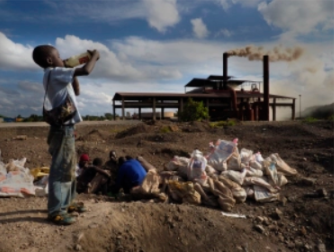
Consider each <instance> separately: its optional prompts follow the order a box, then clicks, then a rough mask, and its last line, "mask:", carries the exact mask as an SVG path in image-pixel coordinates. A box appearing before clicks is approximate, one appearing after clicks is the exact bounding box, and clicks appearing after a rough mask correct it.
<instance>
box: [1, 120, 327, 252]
mask: <svg viewBox="0 0 334 252" xmlns="http://www.w3.org/2000/svg"><path fill="white" fill-rule="evenodd" d="M120 123H121V122H120ZM171 126H173V129H171V128H170V127H171ZM128 127H129V124H127V125H123V126H121V125H120V126H117V127H116V126H115V125H113V126H111V125H101V126H96V125H94V126H93V125H92V126H80V125H78V127H77V133H78V135H79V136H85V137H87V139H90V137H91V139H99V140H98V141H94V140H90V141H88V140H86V142H85V141H77V142H76V146H77V152H78V154H81V153H88V154H89V156H90V157H91V159H94V158H95V157H101V158H103V159H104V160H107V158H108V153H109V151H110V150H115V151H116V153H117V155H118V156H125V155H131V156H133V157H135V156H137V155H141V156H144V158H145V159H146V160H147V161H149V162H150V163H151V164H152V165H154V166H155V167H156V168H158V169H159V170H161V169H163V165H164V164H165V163H166V162H168V161H170V159H171V158H172V157H173V156H174V155H179V156H188V155H189V153H191V152H192V151H193V150H194V148H198V149H200V150H201V151H202V152H203V153H206V151H207V148H208V143H209V142H211V141H215V140H217V139H225V140H233V139H234V138H238V139H239V148H240V149H241V148H247V149H250V150H253V151H254V152H256V151H260V152H261V154H262V155H263V157H267V156H269V155H270V154H271V153H276V152H277V153H279V155H280V156H281V157H282V158H283V160H284V161H285V162H286V163H287V164H289V165H290V166H291V167H292V168H296V169H297V170H298V173H299V174H300V175H301V176H304V177H306V178H307V179H309V180H308V182H307V183H306V184H305V182H303V181H301V180H299V179H297V178H290V177H289V178H288V181H289V182H288V184H287V185H286V186H284V187H283V188H282V190H281V191H280V193H281V196H282V197H285V199H286V200H285V201H282V202H272V203H266V204H260V203H257V202H255V201H254V200H251V199H249V200H248V199H247V201H246V202H245V203H243V204H237V205H236V206H235V208H234V209H233V212H234V213H239V214H246V215H248V218H247V219H233V218H227V217H223V216H222V214H221V210H220V209H218V208H217V209H209V208H206V207H202V206H194V205H176V204H162V203H149V202H147V203H141V202H118V201H115V199H114V198H110V197H106V198H101V197H98V196H90V195H79V198H80V200H82V201H84V202H85V204H86V205H87V206H88V208H89V209H90V211H89V212H87V213H85V214H81V215H80V216H79V217H78V219H79V221H78V222H77V223H76V224H74V225H72V226H69V227H58V226H54V225H52V224H50V223H48V222H46V220H45V218H46V211H45V209H46V204H47V199H46V198H37V197H31V198H25V199H16V198H8V199H5V198H0V232H1V233H2V235H3V237H2V238H3V239H5V240H6V243H3V242H1V243H0V251H6V252H7V251H19V252H20V251H32V252H35V251H36V252H37V251H73V250H74V248H76V249H81V251H113V252H114V251H124V252H125V251H136V252H137V251H145V252H151V251H153V252H155V251H190V250H196V251H216V252H218V251H249V252H251V251H254V252H255V251H268V252H269V251H312V250H313V251H317V250H316V249H315V247H316V246H317V243H318V240H319V239H320V240H321V241H322V242H323V243H324V244H325V245H326V249H327V250H328V251H330V250H333V249H334V248H333V241H334V239H333V233H334V230H333V227H334V221H333V219H334V216H333V213H334V190H333V184H334V176H333V174H334V169H333V163H334V162H333V160H334V146H333V141H334V132H333V128H332V123H330V122H320V121H319V122H314V123H303V122H298V121H294V122H249V123H248V122H243V123H240V124H239V123H238V124H236V125H232V126H229V127H225V126H224V127H217V128H211V127H208V124H207V123H205V122H195V123H193V124H190V123H173V122H169V121H155V122H152V123H149V124H147V123H140V124H138V125H136V126H134V127H131V128H128ZM47 129H48V128H47V127H45V128H44V130H43V131H42V130H36V129H35V128H22V129H19V130H18V129H2V130H1V134H0V144H1V151H2V156H3V159H4V160H5V161H6V160H9V159H11V158H20V157H27V159H28V161H27V163H26V166H27V167H29V168H34V167H35V166H40V165H41V164H44V165H49V163H50V154H49V153H48V146H47V144H46V137H47V132H48V130H47ZM116 133H118V137H115V135H116ZM18 134H20V135H27V139H26V140H12V138H13V137H15V136H16V135H18ZM103 140H105V142H104V141H103ZM44 165H42V166H44ZM322 189H324V190H325V191H327V195H326V196H322V197H315V198H307V197H305V195H306V194H309V193H313V192H315V191H318V190H322ZM276 209H278V210H276ZM277 212H281V213H282V214H279V215H278V214H277ZM80 234H83V237H82V238H81V239H80V241H79V242H78V237H81V236H80Z"/></svg>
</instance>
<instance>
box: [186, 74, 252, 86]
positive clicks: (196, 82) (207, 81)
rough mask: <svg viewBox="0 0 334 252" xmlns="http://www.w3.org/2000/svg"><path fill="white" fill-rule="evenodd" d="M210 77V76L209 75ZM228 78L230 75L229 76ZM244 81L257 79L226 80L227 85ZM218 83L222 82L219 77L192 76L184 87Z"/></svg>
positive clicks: (239, 83) (215, 84)
mask: <svg viewBox="0 0 334 252" xmlns="http://www.w3.org/2000/svg"><path fill="white" fill-rule="evenodd" d="M209 77H210V76H209ZM229 78H230V76H229ZM244 82H256V83H258V81H250V80H231V79H229V80H228V81H227V84H229V85H241V84H242V83H244ZM218 83H222V80H220V79H201V78H194V79H192V80H191V81H189V82H188V83H187V84H186V85H185V87H216V86H217V85H218Z"/></svg>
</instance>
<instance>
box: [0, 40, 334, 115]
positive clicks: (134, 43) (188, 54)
mask: <svg viewBox="0 0 334 252" xmlns="http://www.w3.org/2000/svg"><path fill="white" fill-rule="evenodd" d="M3 41H5V42H6V45H12V46H13V45H14V46H13V48H14V49H15V48H21V49H22V52H21V54H20V57H14V58H11V57H9V58H8V55H11V54H10V53H11V52H12V51H13V50H14V49H13V48H11V46H9V47H8V46H6V47H0V50H1V54H2V55H3V57H1V58H0V62H1V67H2V69H11V70H12V71H13V73H15V74H17V78H16V79H18V78H19V76H24V74H22V70H24V69H26V70H33V69H35V66H34V63H33V62H32V60H31V59H30V57H31V50H32V49H31V48H30V47H29V46H24V45H22V44H20V43H16V42H15V41H12V40H10V39H8V38H7V37H5V36H1V37H0V44H2V43H3ZM290 43H293V41H290ZM294 43H295V45H298V46H302V47H304V48H305V54H304V55H303V57H302V58H300V59H299V60H298V61H296V62H290V63H286V62H277V63H276V62H275V63H270V85H271V86H270V88H271V92H272V93H274V94H275V93H276V94H281V95H287V96H292V97H298V95H299V94H300V93H301V94H302V95H303V103H304V104H308V105H309V106H311V105H317V104H326V103H330V102H332V101H333V98H332V94H333V92H332V91H333V81H332V80H333V77H334V76H333V75H334V73H333V71H334V58H333V55H334V51H333V46H332V44H331V43H328V42H323V43H318V44H300V43H298V42H296V41H295V42H294ZM3 44H4V43H3ZM246 45H247V44H244V43H239V44H236V43H235V42H233V43H232V42H230V43H220V42H214V41H203V40H168V41H156V40H148V39H143V38H139V37H128V38H126V39H124V40H111V41H110V44H103V43H100V42H96V41H92V40H85V39H81V38H79V37H76V36H72V35H67V36H65V37H64V38H57V39H56V41H55V46H56V47H57V48H58V49H59V51H60V54H61V56H62V57H68V56H70V55H73V54H77V53H81V52H83V51H85V50H87V49H94V48H96V49H98V50H99V51H100V54H101V58H100V60H99V61H98V62H97V64H96V66H95V69H94V71H93V73H92V74H91V75H90V76H88V77H80V78H79V81H80V84H81V95H80V96H79V97H78V101H79V104H80V110H81V111H82V113H83V114H89V113H90V114H94V113H105V112H110V111H111V101H110V98H111V97H113V95H114V93H115V92H146V91H150V92H183V91H184V85H185V84H186V83H187V82H189V81H190V80H191V79H192V78H206V77H207V76H208V75H211V74H214V75H220V74H222V53H223V52H225V51H228V50H230V49H234V48H240V47H244V46H246ZM275 45H276V43H274V42H272V43H266V44H263V45H262V46H264V47H265V48H272V47H274V46H275ZM257 46H260V45H257ZM288 46H293V44H291V45H288ZM4 55H6V56H5V57H7V58H5V59H6V60H3V59H4ZM22 57H23V58H24V57H26V61H27V62H28V61H29V62H30V63H29V64H28V63H26V64H22V62H21V59H22ZM23 62H24V61H23ZM228 71H229V74H230V75H233V76H236V77H238V78H240V79H243V78H250V79H255V80H256V79H258V80H260V81H261V80H262V62H261V61H248V60H247V59H245V58H238V57H230V58H229V68H228ZM41 75H42V72H41ZM39 79H41V78H39ZM8 82H10V83H8ZM324 90H328V91H330V92H324ZM42 91H43V89H42V88H41V83H40V82H39V80H38V81H34V80H30V79H26V78H25V77H23V78H22V80H21V81H19V82H18V81H14V80H12V81H10V80H4V79H3V78H2V79H0V96H1V97H2V99H1V100H0V106H2V110H3V111H6V112H8V113H11V114H12V115H17V114H18V113H20V114H22V115H23V114H24V113H26V115H29V114H31V113H38V114H40V111H41V104H42V99H43V92H42ZM21 105H22V106H26V108H24V109H23V108H22V109H21V110H20V109H19V107H20V106H21Z"/></svg>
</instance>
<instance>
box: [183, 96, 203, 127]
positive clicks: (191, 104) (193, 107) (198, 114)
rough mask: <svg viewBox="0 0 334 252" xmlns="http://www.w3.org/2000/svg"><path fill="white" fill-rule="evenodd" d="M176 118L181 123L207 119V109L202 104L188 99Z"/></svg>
mask: <svg viewBox="0 0 334 252" xmlns="http://www.w3.org/2000/svg"><path fill="white" fill-rule="evenodd" d="M178 118H179V120H180V121H182V122H193V121H198V120H205V119H209V109H208V108H207V107H205V106H204V105H203V102H202V101H201V102H196V101H194V100H193V99H192V98H189V99H188V101H187V102H186V103H185V105H184V107H183V111H182V112H179V113H178Z"/></svg>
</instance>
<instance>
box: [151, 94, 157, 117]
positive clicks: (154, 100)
mask: <svg viewBox="0 0 334 252" xmlns="http://www.w3.org/2000/svg"><path fill="white" fill-rule="evenodd" d="M152 103H153V104H152V109H153V120H156V119H157V118H156V115H155V105H156V99H155V98H153V101H152Z"/></svg>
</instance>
